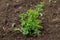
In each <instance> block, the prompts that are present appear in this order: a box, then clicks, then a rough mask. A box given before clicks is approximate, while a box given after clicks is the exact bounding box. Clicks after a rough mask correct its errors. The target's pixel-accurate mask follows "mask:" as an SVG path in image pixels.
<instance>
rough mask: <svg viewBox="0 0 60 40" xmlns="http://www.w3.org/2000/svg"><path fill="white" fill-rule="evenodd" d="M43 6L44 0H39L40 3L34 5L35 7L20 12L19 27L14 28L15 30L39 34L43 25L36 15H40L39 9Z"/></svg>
mask: <svg viewBox="0 0 60 40" xmlns="http://www.w3.org/2000/svg"><path fill="white" fill-rule="evenodd" d="M43 6H44V2H40V4H39V5H37V6H36V9H34V10H33V9H29V10H28V11H27V12H26V13H22V14H20V15H19V17H20V18H21V20H20V21H21V27H20V28H15V30H19V31H20V32H22V33H23V34H24V35H27V34H29V33H30V32H31V31H33V34H35V35H39V33H41V30H40V29H42V28H43V26H41V25H40V23H41V22H42V21H41V20H38V19H37V17H38V16H39V15H41V12H40V11H41V10H42V7H43Z"/></svg>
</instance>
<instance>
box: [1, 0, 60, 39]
mask: <svg viewBox="0 0 60 40" xmlns="http://www.w3.org/2000/svg"><path fill="white" fill-rule="evenodd" d="M41 1H44V2H45V6H44V8H43V11H42V13H43V16H42V17H40V19H41V20H43V22H42V25H43V26H44V31H43V32H42V34H41V35H39V36H38V37H35V36H31V35H28V36H24V35H22V34H21V33H20V32H19V31H17V32H16V31H13V29H14V27H18V26H19V24H20V23H19V21H20V19H19V16H18V15H19V14H20V13H22V12H26V11H27V9H29V8H34V6H35V5H36V4H38V3H39V2H41ZM0 40H60V0H52V1H51V2H49V1H48V0H0Z"/></svg>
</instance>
